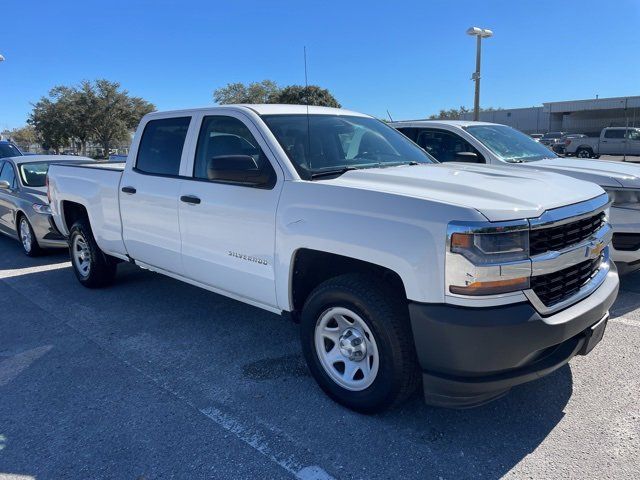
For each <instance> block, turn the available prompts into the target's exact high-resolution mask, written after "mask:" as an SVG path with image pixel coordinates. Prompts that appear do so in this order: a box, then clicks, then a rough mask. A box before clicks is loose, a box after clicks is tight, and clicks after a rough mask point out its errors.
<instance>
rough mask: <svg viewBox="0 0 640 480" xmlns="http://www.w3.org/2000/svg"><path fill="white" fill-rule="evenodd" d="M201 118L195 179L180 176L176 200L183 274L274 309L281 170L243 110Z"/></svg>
mask: <svg viewBox="0 0 640 480" xmlns="http://www.w3.org/2000/svg"><path fill="white" fill-rule="evenodd" d="M197 122H198V123H199V125H200V127H199V133H198V135H197V142H195V143H194V144H192V147H191V148H192V152H191V154H190V167H189V171H188V175H189V176H190V177H191V179H189V180H183V181H182V188H181V191H180V202H179V206H178V210H179V217H180V232H181V235H182V260H183V265H184V272H185V276H186V277H188V278H189V279H192V280H195V281H197V282H199V283H202V284H205V285H207V286H209V287H213V288H215V289H217V290H221V291H223V292H226V293H227V294H230V295H231V296H236V297H240V298H242V299H243V300H245V301H249V302H253V303H257V304H260V305H262V306H271V307H275V306H276V297H275V275H274V262H275V258H274V254H275V217H276V208H277V204H278V199H279V196H280V190H281V188H282V184H283V174H282V171H281V169H280V167H279V166H278V163H277V162H276V160H275V158H274V157H273V154H272V153H271V151H270V150H269V148H268V146H267V144H266V142H265V141H264V139H263V138H262V135H261V134H260V132H259V130H258V129H257V128H256V126H255V125H254V124H253V123H252V122H251V120H250V119H249V118H247V117H246V116H245V115H244V114H242V113H240V112H229V111H227V112H224V113H223V114H215V115H203V117H202V118H201V119H198V120H197ZM194 138H195V136H194Z"/></svg>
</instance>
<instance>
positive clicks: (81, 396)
mask: <svg viewBox="0 0 640 480" xmlns="http://www.w3.org/2000/svg"><path fill="white" fill-rule="evenodd" d="M0 301H1V302H2V309H1V312H2V313H1V315H0V479H3V480H4V479H9V478H15V479H28V478H37V479H88V478H91V479H101V478H105V479H106V478H117V479H139V480H142V479H157V478H187V479H200V478H203V479H204V478H215V479H244V478H246V479H279V478H298V479H302V480H314V479H317V480H327V479H331V478H335V479H391V478H402V479H426V478H435V479H439V478H442V479H463V478H498V477H502V476H506V477H509V478H536V479H538V478H594V479H596V478H597V479H602V478H616V479H622V478H629V479H637V478H640V462H639V461H638V458H640V403H639V396H640V368H639V367H640V354H639V351H640V274H634V275H632V276H629V277H626V278H624V279H623V282H622V291H621V294H620V296H619V298H618V300H617V302H616V304H615V306H614V309H613V311H612V314H613V318H612V320H611V321H610V323H609V326H608V328H607V331H606V333H605V337H604V340H603V341H602V343H601V344H600V345H598V347H597V348H596V349H595V350H594V351H593V352H592V353H591V355H589V356H587V357H577V358H575V359H574V360H572V361H571V363H570V364H569V365H568V366H565V367H563V368H561V369H560V370H558V371H556V372H555V373H554V374H552V375H550V376H548V377H545V378H543V379H541V380H538V381H536V382H533V383H530V384H527V385H523V386H521V387H517V388H515V389H513V390H512V391H511V392H510V393H509V394H508V395H507V396H505V397H503V398H501V399H499V400H497V401H495V402H493V403H490V404H488V405H485V406H483V407H479V408H476V409H471V410H445V409H437V408H431V407H427V406H425V405H424V404H423V403H422V400H421V398H420V395H419V394H416V395H415V396H414V397H413V398H412V399H411V400H410V401H409V402H408V403H406V404H404V405H403V406H401V407H400V408H398V409H395V410H392V411H389V412H386V413H384V414H379V415H373V416H365V415H360V414H357V413H353V412H351V411H349V410H346V409H345V408H342V407H340V406H339V405H337V404H335V403H333V402H332V401H331V400H329V399H328V398H327V397H326V396H325V395H324V394H323V393H322V392H321V390H320V389H319V388H318V387H317V386H316V384H315V382H314V381H313V379H312V378H311V377H310V376H309V373H308V371H307V368H306V366H305V364H304V362H303V359H302V356H301V351H300V346H299V343H298V327H297V326H296V325H295V324H292V323H290V322H289V321H287V320H285V319H283V318H281V317H280V316H277V315H273V314H271V313H267V312H264V311H262V310H259V309H256V308H253V307H250V306H247V305H244V304H242V303H240V302H236V301H234V300H230V299H227V298H224V297H221V296H218V295H216V294H213V293H209V292H207V291H204V290H201V289H198V288H196V287H192V286H189V285H186V284H184V283H180V282H177V281H175V280H172V279H169V278H166V277H163V276H161V275H159V274H155V273H151V272H148V271H144V270H141V269H139V268H137V267H134V266H131V265H121V266H120V268H119V275H118V279H117V283H116V284H115V285H113V286H112V287H109V288H106V289H101V290H88V289H85V288H83V287H81V286H80V285H79V284H78V282H77V281H76V279H75V277H74V275H73V272H72V270H71V267H70V264H69V263H68V258H67V256H66V254H64V253H54V254H52V255H48V256H45V257H40V258H36V259H31V258H27V257H25V256H24V255H23V254H22V253H21V251H20V246H19V245H18V243H17V242H14V241H13V240H10V239H7V238H4V237H3V238H0Z"/></svg>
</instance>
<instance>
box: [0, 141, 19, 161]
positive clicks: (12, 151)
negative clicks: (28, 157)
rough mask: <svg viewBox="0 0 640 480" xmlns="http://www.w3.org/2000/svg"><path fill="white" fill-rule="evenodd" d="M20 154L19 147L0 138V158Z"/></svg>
mask: <svg viewBox="0 0 640 480" xmlns="http://www.w3.org/2000/svg"><path fill="white" fill-rule="evenodd" d="M21 155H22V152H21V151H20V149H19V148H18V147H17V146H16V145H15V144H13V143H11V142H9V141H7V140H0V158H6V157H19V156H21Z"/></svg>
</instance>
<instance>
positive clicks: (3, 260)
mask: <svg viewBox="0 0 640 480" xmlns="http://www.w3.org/2000/svg"><path fill="white" fill-rule="evenodd" d="M68 260H69V252H68V250H67V249H65V248H56V249H47V250H45V251H44V253H43V254H42V255H40V256H38V257H27V256H26V255H25V254H24V252H23V250H22V246H21V245H20V244H19V243H18V241H17V240H14V239H12V238H9V237H7V236H5V235H0V271H1V270H17V269H20V268H30V267H40V266H44V265H50V264H54V263H61V262H65V261H68Z"/></svg>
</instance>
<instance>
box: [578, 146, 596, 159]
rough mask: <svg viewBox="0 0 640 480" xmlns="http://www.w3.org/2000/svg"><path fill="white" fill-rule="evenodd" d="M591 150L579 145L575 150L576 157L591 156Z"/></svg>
mask: <svg viewBox="0 0 640 480" xmlns="http://www.w3.org/2000/svg"><path fill="white" fill-rule="evenodd" d="M593 156H594V155H593V150H591V149H590V148H585V147H580V148H578V149H577V150H576V157H577V158H593Z"/></svg>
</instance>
